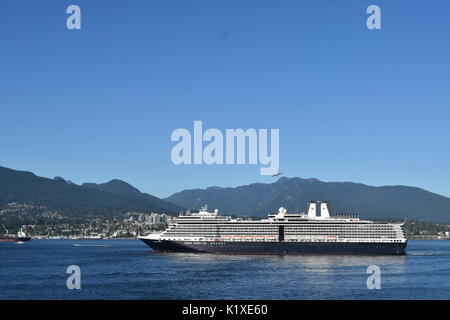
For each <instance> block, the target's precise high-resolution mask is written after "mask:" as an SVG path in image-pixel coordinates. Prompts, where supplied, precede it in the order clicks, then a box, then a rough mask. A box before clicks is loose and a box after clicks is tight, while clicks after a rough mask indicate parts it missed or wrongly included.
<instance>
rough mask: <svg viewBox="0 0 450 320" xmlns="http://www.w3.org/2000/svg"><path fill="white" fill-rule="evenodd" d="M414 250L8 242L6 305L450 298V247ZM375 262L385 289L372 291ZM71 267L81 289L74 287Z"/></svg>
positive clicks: (0, 256)
mask: <svg viewBox="0 0 450 320" xmlns="http://www.w3.org/2000/svg"><path fill="white" fill-rule="evenodd" d="M74 244H81V245H82V246H74ZM96 245H102V246H96ZM408 247H409V249H408V255H407V256H404V257H396V256H392V257H357V256H226V255H209V254H157V253H153V252H152V251H151V249H150V248H148V247H147V246H146V245H145V244H143V243H142V242H140V241H139V240H103V241H72V240H33V241H31V242H29V243H25V244H17V243H1V244H0V299H450V241H410V242H409V245H408ZM372 264H376V265H378V266H380V268H381V272H382V274H381V290H369V289H367V286H366V280H367V277H368V276H369V274H367V273H366V270H367V267H368V266H369V265H372ZM69 265H78V266H80V268H81V290H69V289H67V286H66V280H67V277H68V276H69V274H66V269H67V267H68V266H69Z"/></svg>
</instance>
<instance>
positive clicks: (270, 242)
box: [139, 201, 407, 255]
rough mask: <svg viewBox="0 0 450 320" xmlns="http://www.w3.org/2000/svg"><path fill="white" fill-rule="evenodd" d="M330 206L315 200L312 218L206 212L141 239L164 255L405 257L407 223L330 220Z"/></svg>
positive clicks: (344, 217)
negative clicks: (257, 217) (247, 216)
mask: <svg viewBox="0 0 450 320" xmlns="http://www.w3.org/2000/svg"><path fill="white" fill-rule="evenodd" d="M329 208H330V204H329V202H325V201H311V202H309V203H308V207H307V211H306V213H295V214H294V213H293V214H288V213H287V212H286V209H284V208H280V209H279V211H278V213H276V214H269V215H268V218H267V219H262V220H256V221H255V220H243V219H241V218H236V219H233V218H231V217H229V216H221V215H219V214H218V210H217V209H216V210H215V211H214V212H208V209H207V207H206V206H205V207H203V208H202V209H201V210H200V211H199V212H198V213H190V212H187V213H185V214H182V215H180V216H179V217H178V218H176V220H175V222H174V223H172V224H170V225H169V227H168V228H167V229H166V230H165V231H163V232H161V233H157V234H150V235H147V236H141V237H139V239H141V240H142V241H143V242H145V243H146V244H147V245H148V246H149V247H151V248H152V249H154V250H155V251H159V252H197V253H221V254H281V255H282V254H348V255H403V254H405V249H406V246H407V239H406V234H405V229H404V224H402V223H375V222H373V221H368V220H361V219H359V218H358V217H357V215H353V214H352V215H334V216H331V215H330V210H329Z"/></svg>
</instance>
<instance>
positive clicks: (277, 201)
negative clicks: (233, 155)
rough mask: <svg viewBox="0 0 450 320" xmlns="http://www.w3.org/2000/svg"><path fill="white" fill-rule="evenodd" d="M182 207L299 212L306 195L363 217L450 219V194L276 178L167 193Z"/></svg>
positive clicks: (262, 213)
mask: <svg viewBox="0 0 450 320" xmlns="http://www.w3.org/2000/svg"><path fill="white" fill-rule="evenodd" d="M165 200H166V201H169V202H172V203H175V204H177V205H180V206H183V207H186V208H199V207H200V206H202V205H204V204H207V205H208V207H209V208H210V209H214V208H218V209H219V212H221V213H224V214H236V215H253V216H259V217H265V216H266V215H267V214H268V213H269V212H277V211H278V208H279V207H281V206H283V207H285V208H286V209H287V210H288V212H303V211H305V209H306V205H307V202H309V201H310V200H327V201H331V210H332V212H334V213H358V214H359V215H360V217H363V218H390V219H404V218H408V219H414V220H420V221H432V222H445V223H450V198H446V197H444V196H441V195H438V194H435V193H431V192H428V191H426V190H423V189H420V188H415V187H406V186H386V187H373V186H368V185H364V184H360V183H352V182H323V181H320V180H317V179H301V178H285V177H283V178H280V179H279V180H278V181H277V182H274V183H270V184H263V183H254V184H250V185H245V186H240V187H236V188H221V187H210V188H207V189H193V190H185V191H181V192H178V193H175V194H173V195H171V196H170V197H168V198H166V199H165Z"/></svg>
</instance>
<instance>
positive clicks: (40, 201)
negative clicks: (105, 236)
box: [0, 167, 182, 214]
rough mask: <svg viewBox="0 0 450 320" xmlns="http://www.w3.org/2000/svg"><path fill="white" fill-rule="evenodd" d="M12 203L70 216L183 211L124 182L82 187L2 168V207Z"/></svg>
mask: <svg viewBox="0 0 450 320" xmlns="http://www.w3.org/2000/svg"><path fill="white" fill-rule="evenodd" d="M131 189H133V192H132V191H131ZM11 202H17V203H23V204H33V205H37V206H47V207H49V208H54V209H58V210H62V211H63V212H66V213H70V214H97V213H98V214H113V213H116V212H123V211H126V210H142V211H143V210H145V211H155V212H166V213H174V214H177V213H179V211H180V210H182V208H180V207H179V206H177V205H174V204H171V203H168V202H165V201H163V200H161V199H159V198H157V197H154V196H151V195H148V194H143V193H140V191H139V190H137V189H135V188H134V187H132V186H130V185H129V184H127V183H125V182H123V181H120V180H112V181H110V182H108V183H106V184H101V185H95V184H87V185H83V186H79V185H76V184H74V183H72V182H70V181H66V180H64V179H63V178H61V177H56V178H55V179H48V178H42V177H38V176H36V175H35V174H33V173H31V172H24V171H16V170H12V169H7V168H4V167H0V207H3V206H5V205H7V204H8V203H11Z"/></svg>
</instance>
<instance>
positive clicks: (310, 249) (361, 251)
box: [140, 238, 407, 255]
mask: <svg viewBox="0 0 450 320" xmlns="http://www.w3.org/2000/svg"><path fill="white" fill-rule="evenodd" d="M140 240H142V241H143V242H144V243H145V244H147V245H148V246H149V247H150V248H152V249H153V250H155V251H156V252H184V253H216V254H247V255H252V254H255V255H256V254H260V255H288V254H291V255H296V254H297V255H301V254H304V255H308V254H323V255H405V254H406V252H405V249H406V246H407V242H401V243H400V242H392V243H391V242H383V243H380V242H275V241H274V242H252V241H242V242H240V241H233V242H230V241H227V242H217V241H201V242H200V241H175V240H153V239H145V238H140Z"/></svg>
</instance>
